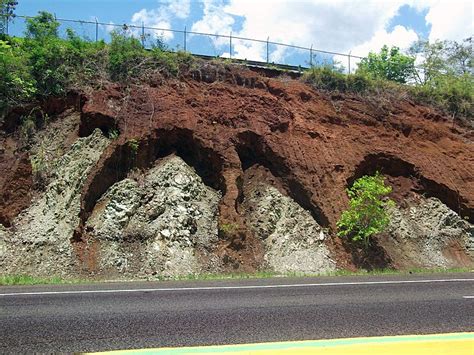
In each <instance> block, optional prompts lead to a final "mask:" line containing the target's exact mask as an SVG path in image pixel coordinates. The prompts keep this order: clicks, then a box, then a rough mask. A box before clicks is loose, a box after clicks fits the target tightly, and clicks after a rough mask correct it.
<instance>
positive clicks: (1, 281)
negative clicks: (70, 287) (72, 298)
mask: <svg viewBox="0 0 474 355" xmlns="http://www.w3.org/2000/svg"><path fill="white" fill-rule="evenodd" d="M87 282H90V281H88V280H85V279H65V278H61V277H59V276H51V277H37V276H31V275H4V276H0V286H14V285H55V284H71V283H87Z"/></svg>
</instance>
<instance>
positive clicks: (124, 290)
mask: <svg viewBox="0 0 474 355" xmlns="http://www.w3.org/2000/svg"><path fill="white" fill-rule="evenodd" d="M442 282H474V279H444V280H393V281H360V282H327V283H310V284H283V285H249V286H204V287H199V286H198V287H174V288H173V287H170V288H137V289H123V290H120V289H114V290H71V291H44V292H11V293H0V297H8V296H45V295H71V294H87V293H127V292H169V291H213V290H245V289H265V288H292V287H324V286H357V285H398V284H416V283H442ZM468 297H469V296H468Z"/></svg>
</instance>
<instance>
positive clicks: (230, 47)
mask: <svg viewBox="0 0 474 355" xmlns="http://www.w3.org/2000/svg"><path fill="white" fill-rule="evenodd" d="M229 39H230V40H229V58H230V59H232V31H230V37H229Z"/></svg>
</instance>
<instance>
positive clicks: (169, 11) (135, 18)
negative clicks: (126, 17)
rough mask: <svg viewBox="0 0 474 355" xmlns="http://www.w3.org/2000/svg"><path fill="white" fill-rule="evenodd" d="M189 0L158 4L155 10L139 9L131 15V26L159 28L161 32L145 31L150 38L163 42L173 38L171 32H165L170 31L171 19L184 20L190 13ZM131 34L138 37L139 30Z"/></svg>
mask: <svg viewBox="0 0 474 355" xmlns="http://www.w3.org/2000/svg"><path fill="white" fill-rule="evenodd" d="M190 5H191V1H190V0H169V1H166V2H160V7H158V8H156V9H151V10H147V9H141V10H140V11H138V12H136V13H134V14H133V15H132V25H135V26H141V25H142V24H143V25H144V26H145V27H153V28H159V29H161V30H158V31H151V30H148V29H147V30H146V33H147V34H150V35H151V36H152V37H161V38H163V39H164V40H165V41H167V40H170V39H172V38H173V32H170V31H166V30H169V29H171V20H172V19H173V18H175V17H176V18H181V19H183V18H186V17H188V16H189V12H190ZM133 33H134V34H135V35H137V36H139V35H140V34H141V33H140V30H138V29H137V30H134V31H133Z"/></svg>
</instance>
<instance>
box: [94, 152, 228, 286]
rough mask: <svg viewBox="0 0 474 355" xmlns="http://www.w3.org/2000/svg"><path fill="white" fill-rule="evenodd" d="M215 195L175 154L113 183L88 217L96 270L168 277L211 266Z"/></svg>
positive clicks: (215, 221) (214, 262) (215, 238)
mask: <svg viewBox="0 0 474 355" xmlns="http://www.w3.org/2000/svg"><path fill="white" fill-rule="evenodd" d="M220 197H221V196H220V193H219V192H217V191H214V190H213V189H211V188H209V187H207V186H206V185H205V184H204V183H203V182H202V180H201V178H200V177H199V176H198V175H197V174H196V173H195V172H194V170H193V169H192V168H190V167H189V166H188V165H187V164H186V163H185V162H184V161H183V160H182V159H181V158H179V157H177V156H170V157H168V158H165V159H163V160H162V161H160V162H158V164H157V165H156V166H155V167H153V168H152V169H150V170H149V171H148V172H146V174H145V175H143V176H140V177H139V178H138V179H137V181H135V180H133V179H130V178H127V179H124V180H122V181H120V182H118V183H116V184H114V185H113V186H112V187H111V188H110V189H109V190H108V191H107V192H106V193H105V194H104V196H103V197H102V198H101V200H100V201H98V203H97V206H96V208H95V210H94V212H93V214H92V216H91V218H90V219H89V221H88V222H87V229H88V230H93V232H92V233H91V234H92V235H93V237H94V238H96V239H97V240H99V241H100V254H101V256H100V263H101V264H100V269H101V270H103V271H106V272H108V273H113V272H114V271H115V272H118V273H120V274H125V275H126V274H129V275H133V276H138V277H140V276H145V275H161V276H166V277H169V276H177V275H186V274H194V273H199V272H202V271H205V270H206V268H207V267H209V268H214V267H216V263H217V261H216V260H214V258H215V257H213V256H212V255H211V254H210V251H211V250H212V248H213V246H215V244H216V242H217V239H218V236H217V230H218V229H217V223H218V203H219V199H220ZM209 263H210V264H209ZM214 271H215V270H214Z"/></svg>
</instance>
